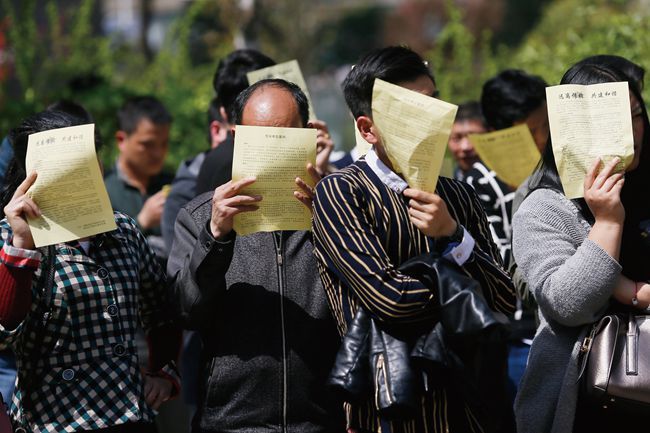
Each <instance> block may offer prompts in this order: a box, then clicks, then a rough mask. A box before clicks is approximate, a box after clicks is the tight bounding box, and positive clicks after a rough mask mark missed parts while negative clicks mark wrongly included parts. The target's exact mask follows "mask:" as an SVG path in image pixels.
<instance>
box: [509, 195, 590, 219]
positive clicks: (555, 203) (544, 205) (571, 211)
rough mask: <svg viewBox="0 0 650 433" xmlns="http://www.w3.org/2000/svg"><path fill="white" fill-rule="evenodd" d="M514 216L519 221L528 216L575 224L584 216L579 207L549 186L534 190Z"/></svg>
mask: <svg viewBox="0 0 650 433" xmlns="http://www.w3.org/2000/svg"><path fill="white" fill-rule="evenodd" d="M514 218H515V219H517V220H518V221H519V222H521V221H523V220H526V219H528V218H534V219H541V220H544V221H556V222H563V224H565V223H570V224H575V222H576V221H581V220H583V219H584V218H582V217H581V216H580V211H579V210H578V208H577V207H576V206H575V205H574V204H573V203H572V202H571V201H570V200H569V199H568V198H566V197H565V196H564V194H562V193H560V192H559V191H555V190H552V189H548V188H538V189H535V190H533V191H532V192H531V193H530V194H528V196H527V197H526V198H525V199H524V201H523V202H522V203H521V205H520V206H519V209H517V212H516V213H515V215H514Z"/></svg>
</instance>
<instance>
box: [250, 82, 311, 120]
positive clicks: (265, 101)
mask: <svg viewBox="0 0 650 433" xmlns="http://www.w3.org/2000/svg"><path fill="white" fill-rule="evenodd" d="M241 124H242V125H250V126H277V127H288V128H304V127H305V125H304V124H303V121H302V119H301V118H300V113H299V112H298V104H296V101H295V99H294V97H293V95H292V94H291V92H289V91H288V90H287V89H283V88H280V87H276V86H271V85H267V86H262V87H259V88H257V89H255V91H254V92H253V93H252V94H251V96H250V97H249V98H248V101H247V102H246V105H244V111H243V113H242V118H241Z"/></svg>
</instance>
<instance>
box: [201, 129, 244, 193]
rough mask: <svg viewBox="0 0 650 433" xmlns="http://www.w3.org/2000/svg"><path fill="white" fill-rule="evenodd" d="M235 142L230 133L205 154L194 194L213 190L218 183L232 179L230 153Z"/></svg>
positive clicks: (221, 183)
mask: <svg viewBox="0 0 650 433" xmlns="http://www.w3.org/2000/svg"><path fill="white" fill-rule="evenodd" d="M234 149H235V143H234V140H233V138H232V134H228V138H227V139H226V140H225V141H224V142H223V143H221V144H220V145H219V146H217V147H216V148H214V149H211V150H210V151H209V152H208V153H207V155H206V156H205V160H204V161H203V164H201V170H199V176H198V178H197V179H196V194H197V195H198V194H203V193H204V192H208V191H214V189H215V188H217V187H218V186H220V185H223V184H224V183H226V182H228V181H229V180H230V179H232V155H233V152H234Z"/></svg>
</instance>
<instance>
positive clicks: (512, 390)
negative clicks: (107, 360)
mask: <svg viewBox="0 0 650 433" xmlns="http://www.w3.org/2000/svg"><path fill="white" fill-rule="evenodd" d="M528 352H530V346H529V345H527V344H524V343H522V342H520V341H519V342H511V343H509V344H508V382H509V383H508V393H509V394H510V397H511V399H512V401H513V402H514V401H515V396H516V395H517V390H518V389H519V383H520V382H521V378H522V377H523V375H524V371H526V362H527V361H528Z"/></svg>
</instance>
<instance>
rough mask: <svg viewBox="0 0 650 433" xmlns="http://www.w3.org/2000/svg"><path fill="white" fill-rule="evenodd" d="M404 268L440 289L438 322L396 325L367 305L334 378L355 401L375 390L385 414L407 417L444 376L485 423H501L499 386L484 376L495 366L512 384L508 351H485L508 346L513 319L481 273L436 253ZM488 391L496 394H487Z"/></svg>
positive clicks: (348, 336) (357, 318) (347, 340)
mask: <svg viewBox="0 0 650 433" xmlns="http://www.w3.org/2000/svg"><path fill="white" fill-rule="evenodd" d="M400 271H401V272H403V273H405V274H407V275H410V276H412V277H414V278H418V279H419V280H421V281H423V282H424V283H425V284H426V285H427V286H428V287H431V288H432V290H435V291H436V292H437V300H438V301H439V307H438V313H439V314H438V321H437V322H436V323H435V324H431V323H429V324H420V325H415V326H411V327H409V328H396V327H394V326H392V327H389V326H386V325H385V324H381V323H379V322H378V321H376V320H374V319H373V318H372V317H371V316H370V314H369V313H368V312H366V311H365V310H364V309H363V308H360V309H359V310H358V312H357V314H356V316H355V317H354V319H353V321H352V323H351V325H350V327H349V329H348V333H347V334H346V336H345V338H344V340H343V344H342V345H341V349H340V350H339V353H338V355H337V358H336V363H335V366H334V368H333V369H332V372H331V373H330V377H329V381H328V383H329V384H330V386H332V387H333V389H335V390H336V391H337V392H339V393H340V394H342V395H343V398H344V399H346V400H348V401H354V400H355V399H356V398H358V397H360V396H363V395H367V392H368V390H369V389H371V390H373V391H374V395H375V403H376V404H377V409H378V410H379V411H380V413H381V414H382V415H383V416H385V417H387V418H393V419H399V418H403V417H409V416H410V415H411V414H412V412H413V411H416V410H418V408H419V406H418V405H419V402H420V395H421V393H422V392H424V391H425V389H426V388H427V386H428V384H429V383H432V382H434V381H435V382H440V381H444V382H445V383H448V384H449V386H455V387H456V388H457V389H458V390H459V391H460V392H462V394H463V395H464V397H465V400H466V401H467V402H468V403H469V404H471V405H472V407H473V409H474V411H475V413H476V414H478V415H479V416H481V417H482V418H483V419H482V421H483V425H486V426H492V427H493V428H494V429H495V430H498V425H500V424H502V423H503V420H501V419H497V418H499V416H494V414H495V412H494V411H493V409H496V410H497V412H498V413H499V414H503V408H502V407H499V408H492V407H491V406H492V404H491V403H492V402H494V400H495V398H494V397H495V392H497V391H496V390H495V388H494V382H493V381H489V382H488V383H485V380H484V379H485V378H484V377H482V376H483V375H484V373H485V372H486V371H487V372H490V375H492V376H496V377H497V378H499V377H500V378H501V380H500V383H501V387H502V388H503V389H505V388H504V386H505V375H504V373H505V370H504V369H503V366H502V364H503V362H504V361H505V353H503V355H504V356H501V357H497V358H496V359H492V360H490V359H489V358H486V357H485V353H484V352H488V351H487V350H486V345H487V346H497V347H498V346H501V347H503V345H504V342H505V339H506V336H507V325H508V319H507V318H506V317H505V316H504V315H503V314H501V313H498V312H495V311H492V310H490V309H489V307H488V304H487V302H486V301H485V299H484V298H483V296H482V294H481V290H480V287H479V285H478V283H477V282H476V281H475V280H473V279H471V278H469V277H467V276H466V275H464V274H462V273H461V272H460V271H459V270H458V269H456V265H455V264H452V263H450V262H448V261H447V260H444V259H441V258H440V257H439V256H438V254H437V253H435V252H432V253H429V254H424V255H421V256H418V257H415V258H413V259H411V260H409V261H407V262H405V263H404V264H403V265H402V266H400ZM497 352H499V351H498V350H497ZM496 384H499V380H497V381H496ZM483 394H487V395H489V396H492V398H489V399H488V398H482V397H483ZM496 400H499V402H500V403H502V402H503V399H498V398H496ZM490 431H493V429H490Z"/></svg>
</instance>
